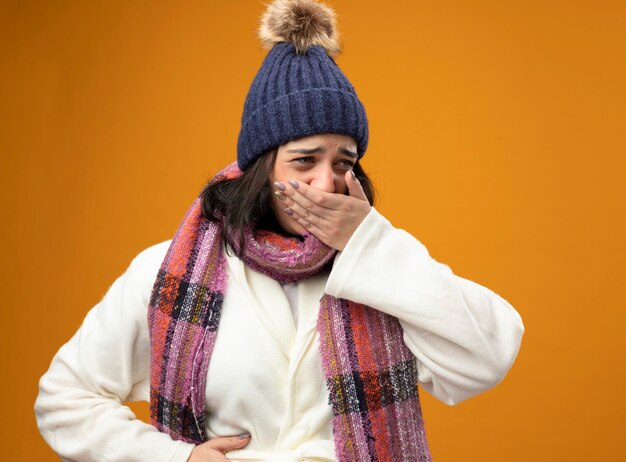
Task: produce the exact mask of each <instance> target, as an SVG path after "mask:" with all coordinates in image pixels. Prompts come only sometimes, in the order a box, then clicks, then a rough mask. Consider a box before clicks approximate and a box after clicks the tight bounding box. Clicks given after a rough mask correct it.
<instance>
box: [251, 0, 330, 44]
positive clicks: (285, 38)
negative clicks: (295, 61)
mask: <svg viewBox="0 0 626 462" xmlns="http://www.w3.org/2000/svg"><path fill="white" fill-rule="evenodd" d="M258 34H259V38H260V39H261V43H262V45H263V47H264V48H272V47H273V46H274V45H275V44H277V43H278V42H290V43H292V44H293V45H294V47H295V49H296V53H298V54H305V53H306V51H307V49H309V48H310V47H311V46H313V45H319V46H321V47H323V48H324V49H325V50H326V52H327V53H328V54H329V55H331V56H333V55H336V54H339V53H340V52H341V47H340V45H339V33H338V31H337V27H336V17H335V12H334V11H333V10H332V9H331V8H330V7H328V6H326V5H324V4H323V3H320V2H316V1H313V0H274V1H273V2H272V3H271V4H270V5H269V6H268V7H267V9H266V10H265V13H264V14H263V17H262V18H261V26H260V27H259V30H258Z"/></svg>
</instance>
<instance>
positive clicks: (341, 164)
mask: <svg viewBox="0 0 626 462" xmlns="http://www.w3.org/2000/svg"><path fill="white" fill-rule="evenodd" d="M356 161H357V147H356V142H355V141H354V139H353V138H352V137H350V136H347V135H337V134H334V133H324V134H319V135H311V136H305V137H303V138H299V139H297V140H292V141H289V142H287V143H285V144H283V145H281V146H279V148H278V153H277V155H276V162H275V163H274V168H273V170H272V172H271V174H270V187H271V188H272V191H275V190H276V187H275V186H274V182H275V181H280V182H283V183H286V182H287V180H290V179H294V180H296V181H298V182H301V183H306V184H308V185H310V186H313V187H315V188H318V189H321V190H322V191H326V192H331V193H337V194H347V191H348V187H347V185H346V179H345V176H346V172H347V171H348V170H352V167H353V166H354V164H355V163H356ZM284 208H285V205H284V204H283V202H282V201H281V200H280V199H278V197H276V196H275V195H274V194H272V210H273V211H274V214H275V215H276V219H277V220H278V222H279V223H280V225H281V226H282V227H283V229H284V230H285V231H287V232H289V233H291V234H296V235H302V234H303V233H304V231H305V228H304V226H302V225H301V224H300V223H298V222H297V221H295V220H293V219H292V218H291V217H289V215H287V213H286V212H285V211H284Z"/></svg>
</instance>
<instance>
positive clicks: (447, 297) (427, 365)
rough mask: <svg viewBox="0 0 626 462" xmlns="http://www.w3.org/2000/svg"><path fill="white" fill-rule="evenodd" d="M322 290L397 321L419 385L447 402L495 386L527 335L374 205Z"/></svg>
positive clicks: (503, 305)
mask: <svg viewBox="0 0 626 462" xmlns="http://www.w3.org/2000/svg"><path fill="white" fill-rule="evenodd" d="M325 291H326V293H328V294H329V295H333V296H335V297H338V298H346V299H349V300H352V301H355V302H358V303H363V304H365V305H368V306H370V307H372V308H375V309H378V310H380V311H382V312H385V313H387V314H390V315H393V316H395V317H397V318H398V319H399V321H400V324H401V326H402V328H403V331H404V334H403V338H404V342H405V343H406V345H407V347H408V348H409V349H410V350H411V352H412V353H413V354H414V355H415V356H416V358H417V370H418V381H419V383H420V385H421V386H422V387H424V388H425V389H426V390H427V391H428V392H429V393H431V394H432V395H434V396H435V397H436V398H438V399H439V400H441V401H443V402H444V403H446V404H450V405H454V404H457V403H459V402H461V401H463V400H465V399H467V398H470V397H472V396H474V395H477V394H479V393H481V392H483V391H486V390H488V389H489V388H491V387H493V386H495V385H496V384H498V383H499V382H500V381H501V380H502V379H503V378H504V376H505V375H506V373H507V372H508V370H509V369H510V368H511V366H512V364H513V361H514V360H515V358H516V356H517V353H518V351H519V347H520V343H521V338H522V334H523V332H524V325H523V323H522V320H521V317H520V315H519V314H518V313H517V311H516V310H515V309H514V308H513V306H511V304H509V303H508V302H507V301H506V300H505V299H504V298H502V297H501V296H499V295H498V294H496V293H495V292H493V291H491V290H489V289H487V288H486V287H483V286H481V285H479V284H477V283H475V282H472V281H470V280H468V279H464V278H462V277H460V276H457V275H455V274H453V272H452V270H451V269H450V268H449V267H448V266H447V265H444V264H442V263H439V262H437V261H436V260H434V259H433V258H432V257H431V256H430V255H429V253H428V250H427V249H426V247H425V246H424V245H423V244H422V243H421V242H420V241H419V240H417V239H416V238H415V237H413V236H412V235H411V234H409V233H408V232H406V231H404V230H402V229H398V228H395V227H393V226H392V225H391V223H390V222H389V221H388V220H387V219H386V218H385V217H384V216H382V215H381V214H380V213H379V212H378V211H377V210H376V209H375V208H374V207H372V208H371V210H370V213H369V214H368V215H367V216H366V218H365V219H364V220H363V222H362V223H361V224H360V225H359V227H358V228H357V229H356V231H355V232H354V234H353V235H352V237H351V238H350V240H349V241H348V243H347V244H346V246H345V248H344V249H343V251H341V252H338V254H337V255H336V256H335V260H334V262H333V268H332V271H331V273H330V275H329V278H328V280H327V282H326V287H325Z"/></svg>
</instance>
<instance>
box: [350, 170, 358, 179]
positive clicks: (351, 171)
mask: <svg viewBox="0 0 626 462" xmlns="http://www.w3.org/2000/svg"><path fill="white" fill-rule="evenodd" d="M350 173H352V179H353V180H354V181H357V180H356V175H355V174H354V170H350Z"/></svg>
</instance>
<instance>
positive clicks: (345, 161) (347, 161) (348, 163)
mask: <svg viewBox="0 0 626 462" xmlns="http://www.w3.org/2000/svg"><path fill="white" fill-rule="evenodd" d="M339 163H340V164H342V165H344V166H346V167H348V168H353V167H354V162H351V161H349V160H342V161H340V162H339Z"/></svg>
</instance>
